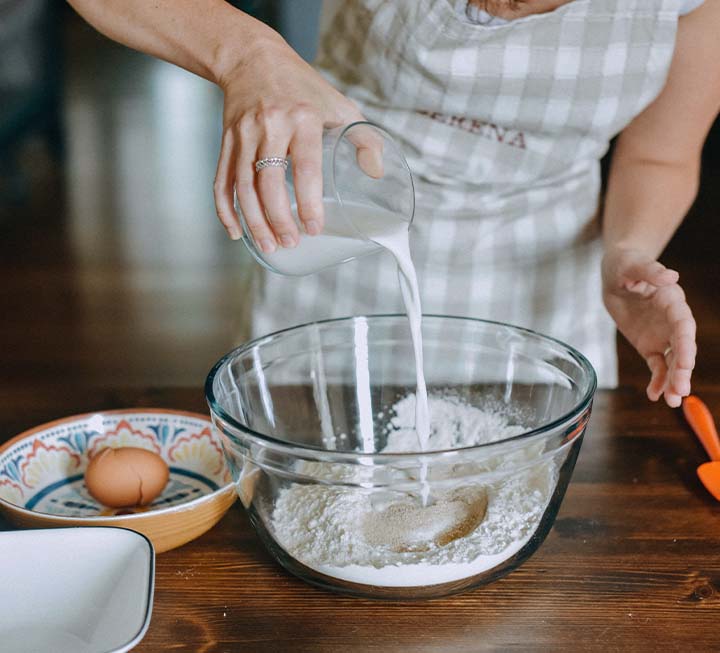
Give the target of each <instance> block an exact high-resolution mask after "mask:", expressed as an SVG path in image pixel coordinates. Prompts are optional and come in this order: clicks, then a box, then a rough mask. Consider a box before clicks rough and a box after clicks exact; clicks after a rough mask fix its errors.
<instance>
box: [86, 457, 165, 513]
mask: <svg viewBox="0 0 720 653" xmlns="http://www.w3.org/2000/svg"><path fill="white" fill-rule="evenodd" d="M169 476H170V470H169V469H168V466H167V463H166V462H165V461H164V460H163V459H162V458H161V457H160V456H158V455H157V454H156V453H154V452H153V451H148V450H147V449H139V448H137V447H121V448H118V449H110V448H107V449H103V450H102V451H100V452H99V453H97V454H95V455H94V456H93V457H92V458H91V459H90V463H89V464H88V466H87V469H86V470H85V485H86V486H87V489H88V492H90V494H91V495H92V496H93V497H94V498H95V499H97V500H98V501H99V502H100V503H102V504H105V505H106V506H111V507H113V508H124V507H129V506H146V505H147V504H149V503H151V502H152V501H153V500H154V499H155V498H156V497H157V496H158V495H159V494H160V493H161V492H162V491H163V488H164V487H165V485H166V484H167V482H168V478H169Z"/></svg>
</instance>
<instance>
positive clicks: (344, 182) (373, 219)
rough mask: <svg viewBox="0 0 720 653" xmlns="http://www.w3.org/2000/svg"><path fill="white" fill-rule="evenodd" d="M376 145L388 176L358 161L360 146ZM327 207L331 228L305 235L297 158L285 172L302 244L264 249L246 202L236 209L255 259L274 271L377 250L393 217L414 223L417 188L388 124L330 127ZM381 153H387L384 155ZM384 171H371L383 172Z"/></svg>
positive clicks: (294, 272) (300, 269) (325, 144)
mask: <svg viewBox="0 0 720 653" xmlns="http://www.w3.org/2000/svg"><path fill="white" fill-rule="evenodd" d="M368 143H371V144H372V147H373V148H374V149H376V150H377V152H378V153H379V155H380V156H381V159H382V168H381V171H382V174H380V175H379V176H371V175H370V174H369V173H368V171H366V169H364V168H368V166H367V164H365V165H364V167H363V166H361V164H360V163H359V162H358V149H359V148H358V144H363V145H365V144H368ZM322 149H323V152H322V176H323V207H324V211H325V226H324V228H323V231H322V233H321V234H319V235H317V236H309V235H308V234H307V233H305V231H304V229H303V227H302V225H301V223H300V221H299V218H298V215H297V203H296V200H295V188H294V184H293V176H292V159H290V160H289V165H288V168H287V171H286V174H285V186H286V188H287V192H288V195H289V197H290V208H291V211H292V214H293V218H294V219H295V222H296V223H297V224H298V231H299V233H300V241H299V244H298V245H297V246H296V247H294V248H291V249H286V248H282V247H279V248H278V249H277V250H276V251H274V252H272V253H266V252H263V251H262V250H261V249H260V247H259V245H258V244H257V243H256V242H255V240H254V238H253V236H252V234H251V233H250V229H249V228H248V225H247V222H246V220H245V217H244V216H243V214H242V211H241V209H240V206H239V204H238V202H237V199H236V200H235V210H236V211H237V214H238V216H239V217H240V224H241V225H242V231H243V235H242V241H243V242H244V243H245V246H246V247H247V248H248V250H250V253H251V254H252V255H253V257H254V258H255V259H256V260H257V261H258V262H259V263H260V264H261V265H263V266H264V267H266V268H267V269H268V270H271V271H272V272H276V273H278V274H283V275H287V276H304V275H307V274H312V273H314V272H318V271H320V270H323V269H325V268H329V267H333V266H335V265H338V264H340V263H345V262H346V261H350V260H352V259H355V258H358V257H360V256H365V255H367V254H371V253H373V252H377V251H379V250H381V249H382V247H381V246H380V245H379V244H378V243H376V242H374V241H373V239H372V237H373V232H375V231H377V230H378V229H381V230H382V229H383V225H384V224H385V223H388V222H390V221H392V222H394V223H395V224H397V223H398V222H402V223H405V224H406V225H407V228H408V229H409V228H410V225H411V224H412V220H413V215H414V213H415V191H414V187H413V180H412V174H411V173H410V168H409V167H408V164H407V161H406V160H405V157H404V156H403V154H402V152H401V150H400V147H399V146H398V144H397V143H396V142H395V141H394V140H393V138H392V137H391V136H390V134H388V133H387V132H386V131H385V130H384V129H383V128H382V127H380V126H379V125H376V124H374V123H371V122H354V123H351V124H349V125H346V126H343V127H335V128H333V129H327V130H325V132H324V133H323V139H322ZM380 153H381V154H380ZM379 171H380V169H378V170H377V171H376V170H372V171H370V172H373V173H377V172H379Z"/></svg>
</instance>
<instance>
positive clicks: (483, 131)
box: [251, 0, 681, 387]
mask: <svg viewBox="0 0 720 653" xmlns="http://www.w3.org/2000/svg"><path fill="white" fill-rule="evenodd" d="M680 2H681V0H573V1H572V2H570V3H568V4H566V5H563V6H561V7H560V8H558V9H556V10H555V11H553V12H550V13H545V14H538V15H533V16H529V17H526V18H520V19H516V20H513V21H511V22H509V23H508V24H506V25H500V26H496V27H488V26H482V25H475V24H472V23H470V22H465V21H464V20H463V18H462V16H461V15H460V13H459V12H458V9H459V8H460V5H464V3H465V0H460V1H459V2H458V3H457V4H456V5H453V2H452V0H346V2H344V3H342V4H341V6H340V7H339V10H338V11H337V13H336V14H335V16H334V18H333V19H332V20H331V21H328V22H327V24H326V26H325V29H324V33H323V35H322V37H321V45H320V53H319V56H318V60H317V67H318V69H319V70H320V71H321V72H322V73H323V74H324V75H325V76H326V77H327V78H328V79H329V80H330V81H331V82H332V83H333V85H335V86H336V87H337V88H338V89H339V90H340V91H341V92H343V93H345V94H346V95H348V96H349V97H351V98H353V99H354V100H355V101H356V102H358V104H359V105H360V107H361V109H362V111H363V112H364V114H365V115H366V116H367V118H368V119H370V120H373V121H376V122H378V123H380V124H382V125H383V126H384V127H385V128H386V129H387V130H388V131H389V132H390V133H392V134H393V136H394V137H395V138H396V139H397V140H398V141H399V143H400V145H401V146H402V148H403V150H404V152H405V153H406V156H407V158H408V162H409V164H410V168H411V170H412V172H413V175H414V177H415V181H416V193H417V209H416V215H415V220H414V224H413V227H412V231H411V242H412V253H413V259H414V261H415V265H416V267H417V271H418V276H419V280H420V286H421V295H422V301H423V310H424V312H425V313H439V314H448V315H460V316H472V317H481V318H486V319H492V320H498V321H502V322H509V323H511V324H516V325H519V326H524V327H528V328H531V329H534V330H536V331H539V332H542V333H546V334H549V335H552V336H554V337H556V338H559V339H560V340H563V341H565V342H567V343H569V344H571V345H573V346H574V347H576V348H577V349H578V350H580V351H581V352H582V353H583V354H585V355H586V356H587V357H588V358H589V359H590V361H591V362H592V363H593V365H594V367H595V369H596V371H597V373H598V379H599V383H600V385H601V386H604V387H612V386H614V385H616V383H617V363H616V353H615V327H614V324H613V322H612V320H611V319H610V317H609V315H608V314H607V313H606V311H605V309H604V307H603V304H602V299H601V282H600V261H601V254H602V252H601V243H600V227H599V220H598V204H599V192H600V170H599V160H600V158H601V157H602V156H603V154H604V153H605V152H606V150H607V147H608V143H609V141H610V139H611V138H612V137H613V136H614V135H616V134H617V133H618V132H620V131H621V130H622V129H623V127H625V126H626V125H627V124H628V123H629V122H630V121H631V120H632V118H633V117H635V116H636V115H637V114H638V113H640V112H641V111H642V110H643V109H644V108H645V107H646V106H647V105H648V104H649V103H650V102H651V101H652V100H653V99H654V98H655V97H656V96H657V95H658V93H659V92H660V90H661V89H662V87H663V85H664V83H665V79H666V76H667V72H668V69H669V65H670V61H671V59H672V55H673V50H674V45H675V35H676V31H677V21H678V7H679V5H680ZM257 272H258V275H257V278H256V280H255V301H256V303H255V306H254V308H253V311H252V314H251V318H252V332H253V334H254V335H261V334H266V333H269V332H271V331H274V330H277V329H279V328H284V327H287V326H291V325H295V324H301V323H304V322H308V321H311V320H316V319H324V318H330V317H340V316H347V315H359V314H365V315H370V314H374V313H375V314H376V313H391V312H402V310H403V309H402V303H401V298H400V292H399V289H398V282H397V274H396V269H395V264H394V261H393V260H392V258H391V257H390V256H389V254H386V253H381V254H376V255H373V256H372V257H366V258H364V259H361V260H359V261H354V262H350V263H346V264H344V265H341V266H338V267H337V268H334V269H332V270H329V271H325V272H321V273H318V274H315V275H312V276H308V277H302V278H291V277H282V276H279V275H274V274H271V273H266V272H264V271H261V270H258V271H257Z"/></svg>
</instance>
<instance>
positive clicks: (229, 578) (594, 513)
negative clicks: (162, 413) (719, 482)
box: [0, 384, 720, 653]
mask: <svg viewBox="0 0 720 653" xmlns="http://www.w3.org/2000/svg"><path fill="white" fill-rule="evenodd" d="M696 391H697V392H698V393H699V394H701V395H702V397H703V398H704V399H705V401H706V402H707V403H708V405H709V406H710V407H711V409H712V410H713V411H714V412H715V414H716V415H720V384H718V385H712V386H710V385H706V386H702V387H698V388H696ZM13 405H14V406H15V410H14V411H12V413H7V412H5V414H3V415H2V417H0V427H1V430H0V434H1V435H0V439H5V438H6V437H10V436H11V435H13V434H14V433H16V432H17V431H18V430H20V429H22V428H25V427H28V426H31V425H32V423H30V422H29V421H28V420H29V419H30V416H31V415H33V411H35V413H34V414H35V415H37V414H40V415H41V418H42V419H44V418H45V417H46V416H47V417H48V419H49V418H50V417H52V416H59V415H67V414H71V413H74V412H82V411H86V410H93V409H100V408H120V407H129V406H139V405H144V406H163V407H175V408H184V409H188V410H199V411H205V407H204V401H203V396H202V391H201V389H200V388H199V387H198V388H174V389H164V390H163V389H126V390H123V389H110V390H98V389H91V388H87V387H80V386H75V387H74V386H70V387H65V388H62V389H60V388H56V391H55V392H54V393H50V392H45V391H43V390H42V389H39V391H38V392H36V393H32V396H31V394H30V393H28V392H18V393H16V396H14V397H13ZM33 423H34V422H33ZM704 459H705V458H704V452H703V451H702V449H701V448H700V445H699V444H697V442H696V440H695V439H694V437H693V436H692V435H691V434H690V431H689V430H688V428H687V427H686V426H685V424H684V422H683V420H682V415H681V413H680V412H679V411H671V410H670V409H668V408H667V407H663V406H659V405H651V404H650V403H649V402H647V400H646V399H645V398H644V396H643V395H642V394H641V392H640V391H639V390H638V389H634V388H630V387H622V388H620V389H618V390H616V391H613V392H600V393H599V394H598V396H597V398H596V402H595V408H594V412H593V416H592V418H591V421H590V428H589V431H588V434H587V436H586V439H585V442H584V444H583V448H582V451H581V453H580V458H579V462H578V465H577V467H576V470H575V473H574V476H573V480H572V482H571V484H570V488H569V490H568V493H567V495H566V498H565V501H564V503H563V505H562V508H561V510H560V514H559V515H558V518H557V521H556V523H555V527H554V528H553V530H552V532H551V533H550V535H549V537H548V538H547V540H546V541H545V543H544V544H543V545H542V547H541V548H540V549H539V551H538V552H537V553H536V554H535V555H534V557H532V558H531V559H530V560H529V561H528V562H526V563H525V565H523V566H522V567H521V568H520V569H518V570H517V571H515V572H514V573H512V574H510V575H509V576H507V577H506V578H504V579H502V580H500V581H498V582H496V583H494V584H492V585H489V586H486V587H483V588H480V589H477V590H475V591H472V592H469V593H467V594H464V595H459V596H454V597H450V598H446V599H438V600H434V601H426V602H418V603H410V602H406V603H403V602H400V603H390V602H380V601H369V600H360V599H354V598H346V597H342V596H338V595H335V594H332V593H329V592H326V591H323V590H319V589H316V588H314V587H311V586H310V585H307V584H305V583H303V582H302V581H300V580H298V579H296V578H294V577H292V576H290V575H288V574H287V573H286V572H285V571H283V570H282V569H281V568H280V567H279V566H278V565H277V564H276V563H275V562H274V561H273V560H272V559H271V558H270V556H269V554H268V553H267V552H266V551H265V550H264V548H263V547H262V545H261V544H260V542H259V541H258V539H257V537H256V536H255V534H254V533H253V531H252V529H251V526H250V524H249V522H248V520H247V518H246V516H245V514H244V512H243V509H242V508H241V506H240V504H239V503H238V504H236V505H235V507H233V508H232V509H231V510H230V512H229V513H228V514H227V515H226V517H225V518H224V519H223V520H222V521H221V522H220V524H219V525H218V526H216V527H215V529H213V530H212V531H210V532H209V533H207V534H206V535H204V536H203V537H201V538H199V539H198V540H196V541H194V542H191V543H190V544H188V545H186V546H184V547H182V548H180V549H176V550H174V551H170V552H167V553H164V554H161V555H159V556H158V558H157V572H156V589H155V604H154V608H153V617H152V622H151V624H150V629H149V631H148V633H147V635H146V636H145V639H144V640H143V642H142V643H141V644H140V645H139V646H138V647H137V649H136V650H137V651H138V652H143V651H148V652H150V651H163V650H173V651H189V652H193V653H198V652H201V651H253V652H262V651H305V652H313V653H316V652H327V653H331V652H332V653H335V652H338V651H343V652H345V651H357V652H361V651H362V652H374V651H378V652H381V651H382V652H383V653H388V652H392V651H402V652H405V651H418V652H423V653H425V652H430V651H442V652H449V651H453V652H455V651H457V652H465V651H468V652H470V651H486V650H487V651H523V652H525V651H595V650H597V651H622V652H625V651H658V652H660V651H662V652H664V651H675V650H678V651H720V503H717V502H715V501H714V500H713V499H712V498H711V497H710V496H709V495H708V494H707V493H706V492H705V490H704V489H703V487H702V486H701V485H700V483H699V481H698V480H697V478H696V476H695V467H696V466H697V465H698V464H699V463H700V462H702V461H703V460H704ZM8 527H9V526H8V525H7V524H2V523H0V528H8ZM1 649H2V646H1V643H0V650H1Z"/></svg>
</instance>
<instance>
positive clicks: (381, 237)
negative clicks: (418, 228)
mask: <svg viewBox="0 0 720 653" xmlns="http://www.w3.org/2000/svg"><path fill="white" fill-rule="evenodd" d="M324 209H325V223H326V224H325V229H324V230H323V233H322V234H320V235H318V236H312V237H311V236H307V235H305V234H303V235H301V237H300V244H299V245H298V246H297V247H296V248H293V249H284V248H280V249H278V250H277V251H275V252H273V253H272V254H266V255H264V256H265V259H266V260H267V262H268V263H269V264H270V265H271V266H273V267H274V268H275V269H276V270H277V271H279V272H282V273H283V274H289V275H303V274H310V273H312V272H315V271H318V270H321V269H323V268H325V267H329V266H331V265H335V264H337V263H340V262H342V261H346V260H348V259H350V258H353V257H359V256H363V255H365V254H368V253H370V252H372V251H375V250H376V249H377V247H376V246H377V245H380V246H381V247H383V248H385V249H386V250H388V251H389V252H390V253H391V254H392V255H393V257H394V258H395V262H396V263H397V267H398V280H399V284H400V292H401V294H402V299H403V303H404V305H405V311H406V313H407V316H408V321H409V323H410V335H411V338H412V344H413V352H414V355H415V376H416V385H417V388H416V392H415V431H416V433H417V438H418V443H419V445H420V450H421V451H424V450H426V449H427V444H428V438H429V437H430V415H429V410H428V399H427V386H426V384H425V374H424V372H423V345H422V328H421V323H422V307H421V304H420V290H419V288H418V279H417V273H416V271H415V266H414V264H413V261H412V257H411V255H410V232H409V230H408V224H407V221H406V220H404V219H403V218H402V217H400V216H398V215H397V214H395V213H392V212H390V211H386V210H383V209H378V208H371V209H369V208H368V207H364V206H360V205H353V204H345V205H343V206H342V207H341V206H340V205H339V204H337V203H331V202H326V203H325V205H324ZM363 235H364V236H365V238H363V237H362V236H363ZM356 346H357V343H356ZM365 347H367V340H365ZM364 354H365V359H366V360H367V352H364ZM358 396H359V397H360V396H361V395H358ZM367 401H369V393H367ZM358 408H359V413H360V415H365V414H371V406H369V405H368V406H359V407H358ZM420 483H421V498H422V502H423V505H426V504H427V501H428V498H429V486H428V483H427V463H426V462H424V461H423V462H422V463H421V468H420Z"/></svg>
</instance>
